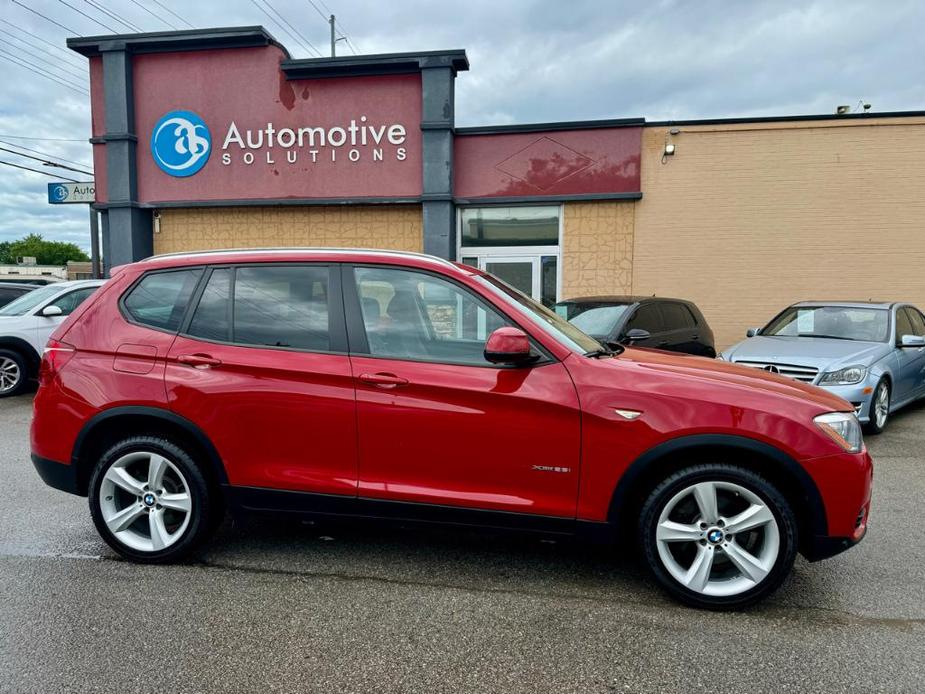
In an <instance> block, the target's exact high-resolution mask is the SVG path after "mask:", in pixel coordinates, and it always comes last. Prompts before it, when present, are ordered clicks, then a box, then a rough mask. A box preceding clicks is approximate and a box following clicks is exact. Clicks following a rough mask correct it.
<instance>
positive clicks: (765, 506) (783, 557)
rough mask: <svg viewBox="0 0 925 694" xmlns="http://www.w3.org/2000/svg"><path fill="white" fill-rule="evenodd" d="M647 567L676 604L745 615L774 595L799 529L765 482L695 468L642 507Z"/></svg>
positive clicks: (736, 471) (718, 468) (725, 469)
mask: <svg viewBox="0 0 925 694" xmlns="http://www.w3.org/2000/svg"><path fill="white" fill-rule="evenodd" d="M640 537H641V539H642V547H643V552H644V554H645V558H646V562H647V563H648V565H649V567H650V569H651V570H652V572H653V574H654V575H655V577H656V579H658V581H659V583H661V585H662V586H663V587H664V588H665V589H666V590H667V591H668V592H669V593H670V594H671V595H672V596H674V597H675V598H677V599H678V600H680V601H681V602H684V603H686V604H688V605H692V606H694V607H702V608H707V609H715V610H728V609H740V608H743V607H747V606H749V605H752V604H754V603H756V602H758V601H759V600H762V599H763V598H764V597H766V596H767V595H769V594H770V593H771V592H773V591H774V590H776V589H777V588H778V587H779V586H780V584H781V583H782V582H783V581H784V579H785V578H786V577H787V575H788V574H789V572H790V569H791V567H792V565H793V560H794V557H795V556H796V548H797V526H796V520H795V518H794V515H793V511H792V510H791V508H790V505H789V504H788V503H787V501H786V500H785V499H784V497H783V496H782V495H781V494H780V492H779V491H778V490H777V489H776V488H775V487H774V486H773V485H771V484H770V483H769V482H768V481H767V480H765V479H764V478H762V477H761V476H759V475H756V474H755V473H753V472H751V471H750V470H746V469H743V468H739V467H735V466H732V465H724V464H711V465H697V466H693V467H689V468H686V469H684V470H681V471H679V472H676V473H674V474H673V475H671V476H670V477H668V478H667V479H666V480H664V481H663V482H662V483H661V484H659V485H658V486H657V487H656V488H655V489H654V490H652V493H651V494H650V495H649V497H648V499H647V500H646V502H645V504H644V505H643V508H642V515H641V518H640Z"/></svg>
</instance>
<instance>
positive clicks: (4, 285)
mask: <svg viewBox="0 0 925 694" xmlns="http://www.w3.org/2000/svg"><path fill="white" fill-rule="evenodd" d="M38 286H39V285H37V284H18V283H13V282H0V306H6V305H7V304H8V303H10V302H11V301H12V300H13V299H18V298H19V297H21V296H22V295H23V294H28V293H29V292H31V291H32V290H33V289H36V288H38Z"/></svg>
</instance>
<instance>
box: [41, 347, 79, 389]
mask: <svg viewBox="0 0 925 694" xmlns="http://www.w3.org/2000/svg"><path fill="white" fill-rule="evenodd" d="M75 353H76V350H75V349H74V346H73V345H69V344H67V343H66V342H61V341H59V340H49V341H48V344H46V345H45V351H44V352H42V365H41V366H40V367H39V385H45V384H46V383H48V382H49V381H50V380H51V379H52V378H54V377H55V375H56V374H57V373H58V372H60V371H61V369H63V368H64V365H65V364H67V363H68V362H69V361H70V360H71V357H73V356H74V354H75Z"/></svg>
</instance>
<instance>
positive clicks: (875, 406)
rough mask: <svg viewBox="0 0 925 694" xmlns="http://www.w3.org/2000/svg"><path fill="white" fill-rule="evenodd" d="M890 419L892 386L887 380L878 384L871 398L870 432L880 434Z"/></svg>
mask: <svg viewBox="0 0 925 694" xmlns="http://www.w3.org/2000/svg"><path fill="white" fill-rule="evenodd" d="M889 419H890V386H889V384H888V383H887V382H886V381H880V383H878V384H877V388H876V390H874V395H873V397H872V398H871V400H870V425H869V426H868V433H871V434H879V433H880V432H882V431H883V430H884V429H885V428H886V423H887V421H889Z"/></svg>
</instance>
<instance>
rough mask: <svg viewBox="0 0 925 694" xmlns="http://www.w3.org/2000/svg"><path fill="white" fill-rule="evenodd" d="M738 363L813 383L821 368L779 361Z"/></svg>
mask: <svg viewBox="0 0 925 694" xmlns="http://www.w3.org/2000/svg"><path fill="white" fill-rule="evenodd" d="M735 363H736V364H741V365H742V366H750V367H752V368H753V369H762V370H764V371H769V372H770V373H775V374H780V375H781V376H787V377H788V378H793V379H796V380H797V381H802V382H803V383H812V382H813V381H815V380H816V375H817V374H818V373H819V369H817V368H816V367H814V366H797V365H796V364H780V363H777V362H774V363H772V362H766V361H737V362H735Z"/></svg>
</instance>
